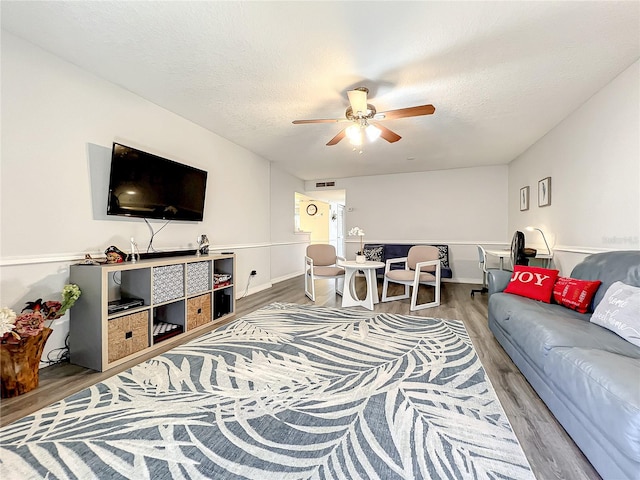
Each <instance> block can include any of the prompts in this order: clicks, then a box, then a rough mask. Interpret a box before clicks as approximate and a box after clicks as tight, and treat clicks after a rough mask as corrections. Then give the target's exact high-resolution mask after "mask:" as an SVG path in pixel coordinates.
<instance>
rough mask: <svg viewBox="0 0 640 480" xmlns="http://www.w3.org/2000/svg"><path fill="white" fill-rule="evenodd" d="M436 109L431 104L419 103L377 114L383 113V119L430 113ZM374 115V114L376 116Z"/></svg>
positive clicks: (381, 113)
mask: <svg viewBox="0 0 640 480" xmlns="http://www.w3.org/2000/svg"><path fill="white" fill-rule="evenodd" d="M435 111H436V107H434V106H433V105H419V106H417V107H407V108H399V109H398V110H389V111H388V112H380V113H379V114H378V115H380V117H382V115H384V117H383V118H384V119H385V120H393V119H395V118H404V117H419V116H420V115H431V114H432V113H433V112H435ZM378 115H376V116H378Z"/></svg>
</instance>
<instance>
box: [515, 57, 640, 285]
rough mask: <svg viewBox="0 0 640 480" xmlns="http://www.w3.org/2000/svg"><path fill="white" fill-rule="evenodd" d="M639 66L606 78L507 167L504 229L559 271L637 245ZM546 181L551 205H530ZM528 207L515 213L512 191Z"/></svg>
mask: <svg viewBox="0 0 640 480" xmlns="http://www.w3.org/2000/svg"><path fill="white" fill-rule="evenodd" d="M639 132H640V61H636V62H635V63H634V64H633V65H631V66H630V67H629V68H628V69H626V70H625V71H624V72H622V73H621V74H620V75H619V76H618V77H616V78H615V79H613V80H612V81H611V82H610V83H609V84H608V85H607V86H605V87H604V88H603V89H602V90H600V91H599V92H598V93H596V94H595V95H594V96H593V97H591V98H590V99H589V100H588V101H587V102H585V103H584V104H583V105H582V106H581V107H580V108H578V109H577V110H576V111H574V112H573V113H572V114H571V115H569V116H568V117H567V118H565V119H564V120H563V121H562V122H561V123H560V124H559V125H558V126H556V127H555V128H554V129H553V130H551V131H550V132H549V133H548V134H547V135H546V136H544V137H543V138H542V139H540V140H539V141H538V142H537V143H536V144H534V145H533V146H532V147H531V148H529V149H528V150H527V151H526V152H524V153H523V154H522V155H521V156H520V157H518V158H517V159H515V160H514V161H513V162H511V164H510V165H509V232H513V231H515V230H522V231H523V232H524V233H525V235H526V236H527V244H529V243H532V244H534V246H535V244H536V243H537V244H538V245H540V242H541V239H540V236H539V234H538V233H537V232H536V233H529V232H526V231H524V230H523V229H524V227H525V226H527V225H536V226H539V227H540V228H542V229H543V230H544V231H545V235H546V236H547V238H548V239H549V241H550V243H551V244H552V248H554V250H555V259H554V261H555V264H556V266H557V267H558V268H560V270H561V271H562V273H563V274H566V275H568V274H570V272H571V269H572V268H573V266H574V265H575V264H576V263H577V262H579V261H580V260H581V259H582V258H584V256H585V254H588V253H593V252H597V251H604V250H630V249H638V248H640V133H639ZM544 177H551V205H550V206H548V207H538V198H537V188H538V180H540V179H542V178H544ZM526 185H530V186H531V202H530V203H531V206H530V208H529V210H528V211H524V212H520V211H519V204H518V194H519V191H520V188H521V187H523V186H526Z"/></svg>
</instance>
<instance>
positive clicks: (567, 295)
mask: <svg viewBox="0 0 640 480" xmlns="http://www.w3.org/2000/svg"><path fill="white" fill-rule="evenodd" d="M601 283H602V282H601V281H600V280H578V279H577V278H569V277H558V279H557V280H556V284H555V285H554V286H553V299H554V300H555V301H556V302H557V303H559V304H560V305H562V306H564V307H567V308H570V309H571V310H576V311H578V312H580V313H587V310H588V309H589V305H590V304H591V299H592V298H593V296H594V295H595V294H596V291H597V290H598V287H599V286H600V284H601Z"/></svg>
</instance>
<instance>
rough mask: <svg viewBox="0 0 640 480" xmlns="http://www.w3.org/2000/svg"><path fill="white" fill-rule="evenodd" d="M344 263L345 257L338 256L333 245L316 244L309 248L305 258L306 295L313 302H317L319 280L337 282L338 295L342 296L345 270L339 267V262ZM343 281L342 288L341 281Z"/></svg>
mask: <svg viewBox="0 0 640 480" xmlns="http://www.w3.org/2000/svg"><path fill="white" fill-rule="evenodd" d="M339 260H342V261H344V260H345V258H344V257H339V256H337V255H336V248H335V247H334V246H333V245H327V244H320V243H319V244H316V245H309V246H308V247H307V254H306V255H305V257H304V293H305V294H306V295H307V297H309V298H310V299H311V300H312V301H314V302H315V301H316V285H315V281H316V280H317V279H331V278H333V279H334V280H335V285H336V293H337V294H338V295H342V289H343V288H344V268H342V267H340V266H339V265H338V261H339ZM340 279H342V288H340V286H339V283H340V282H339V280H340Z"/></svg>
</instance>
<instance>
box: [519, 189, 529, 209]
mask: <svg viewBox="0 0 640 480" xmlns="http://www.w3.org/2000/svg"><path fill="white" fill-rule="evenodd" d="M525 210H529V185H527V186H526V187H522V188H521V189H520V211H521V212H524V211H525Z"/></svg>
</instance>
